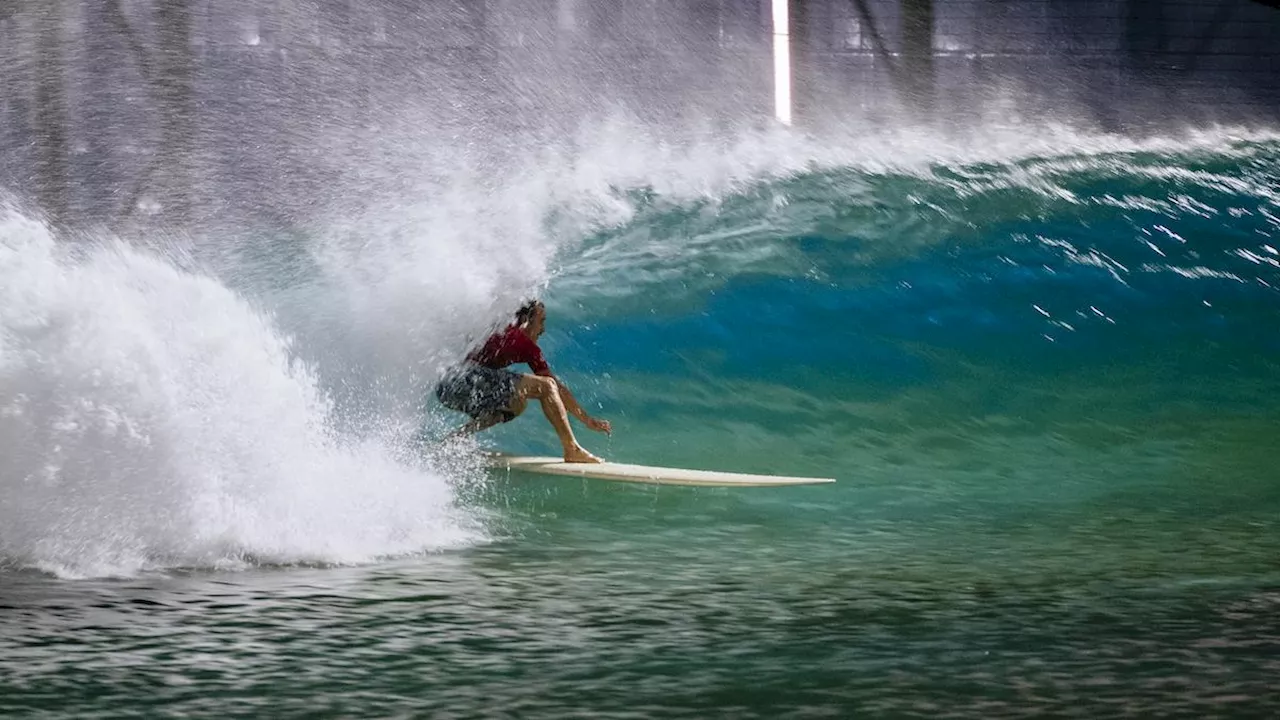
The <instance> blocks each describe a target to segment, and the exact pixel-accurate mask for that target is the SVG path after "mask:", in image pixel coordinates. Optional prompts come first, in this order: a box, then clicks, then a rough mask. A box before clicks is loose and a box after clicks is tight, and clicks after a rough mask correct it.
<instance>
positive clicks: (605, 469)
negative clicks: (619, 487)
mask: <svg viewBox="0 0 1280 720" xmlns="http://www.w3.org/2000/svg"><path fill="white" fill-rule="evenodd" d="M489 458H490V462H491V464H492V465H493V466H494V467H499V468H506V469H508V470H519V471H522V472H530V473H537V474H542V475H565V476H569V477H583V478H593V479H596V480H614V481H617V482H633V483H646V484H649V485H693V486H699V487H778V486H783V485H823V484H826V483H833V482H835V479H834V478H814V477H787V476H784V475H753V474H750V473H731V472H717V471H715V470H687V469H684V468H665V467H650V466H648V465H627V464H625V463H615V462H606V463H567V462H565V461H564V460H563V459H561V458H557V457H534V456H526V455H507V454H505V453H492V454H490V455H489Z"/></svg>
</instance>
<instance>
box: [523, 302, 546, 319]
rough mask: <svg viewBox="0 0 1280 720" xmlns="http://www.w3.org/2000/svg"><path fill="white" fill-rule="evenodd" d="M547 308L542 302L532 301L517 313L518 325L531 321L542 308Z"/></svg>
mask: <svg viewBox="0 0 1280 720" xmlns="http://www.w3.org/2000/svg"><path fill="white" fill-rule="evenodd" d="M545 307H546V306H545V305H543V304H542V301H541V300H530V301H529V302H527V303H525V304H524V305H521V306H520V309H519V310H517V311H516V324H517V325H519V324H523V323H527V322H529V320H531V319H532V318H533V314H534V313H535V312H537V311H538V310H539V309H540V308H545Z"/></svg>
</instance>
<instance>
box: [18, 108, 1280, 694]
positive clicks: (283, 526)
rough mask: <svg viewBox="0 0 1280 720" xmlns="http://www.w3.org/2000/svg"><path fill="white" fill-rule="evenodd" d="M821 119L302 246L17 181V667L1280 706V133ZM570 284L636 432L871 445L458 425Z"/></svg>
mask: <svg viewBox="0 0 1280 720" xmlns="http://www.w3.org/2000/svg"><path fill="white" fill-rule="evenodd" d="M792 142H794V141H791V140H784V139H778V138H773V139H770V138H764V139H756V140H753V141H752V142H751V143H745V144H744V145H742V146H739V147H736V148H729V149H721V150H714V151H713V150H709V149H706V148H703V149H701V150H700V151H699V152H701V153H703V154H702V155H699V154H697V153H695V154H694V155H693V156H690V157H692V158H693V159H689V158H687V157H684V156H679V155H678V153H674V151H671V150H670V149H664V150H663V152H667V153H669V155H668V156H665V159H664V160H663V161H662V162H656V161H654V162H652V163H651V164H643V163H641V164H640V165H628V166H627V167H625V168H624V169H622V170H616V169H615V171H614V172H613V174H610V173H609V172H604V171H601V170H599V167H602V166H604V165H608V163H606V162H605V161H604V160H602V159H601V158H599V157H596V158H594V160H593V161H592V162H594V163H595V165H592V167H591V169H590V170H591V171H590V172H587V171H584V170H583V167H584V165H586V164H588V163H587V161H585V160H582V159H579V161H578V164H577V165H575V166H574V168H573V170H574V172H569V173H568V174H567V175H566V176H565V177H569V180H566V181H565V185H567V186H569V187H570V190H565V191H564V192H562V193H560V194H558V195H557V194H554V193H553V194H552V196H549V197H548V196H538V197H536V198H534V199H533V200H530V201H529V202H528V204H527V205H526V206H519V207H515V209H513V210H512V212H511V213H509V214H508V215H507V216H504V217H503V218H498V219H493V218H491V217H490V216H491V215H492V213H491V212H489V210H488V209H487V207H486V203H487V201H488V199H489V198H481V199H480V200H476V199H475V197H474V196H473V195H471V194H468V193H473V192H474V191H472V190H468V191H466V192H461V191H460V196H461V197H463V198H464V199H467V198H470V200H469V201H468V202H455V203H452V204H449V203H444V202H441V203H439V204H433V203H431V202H427V203H426V204H425V205H422V206H418V207H415V208H413V209H402V210H400V211H397V212H398V214H397V215H396V218H394V220H395V221H394V222H391V221H388V220H387V219H386V218H385V217H384V218H382V220H381V221H379V222H368V221H362V222H365V223H366V224H364V225H361V223H359V222H355V223H353V226H356V227H355V229H354V230H351V229H344V230H343V231H342V232H337V233H334V234H333V237H336V238H338V239H337V240H326V239H323V238H322V239H317V240H311V241H303V245H304V247H303V252H302V253H301V255H302V256H303V257H304V259H302V260H298V259H297V257H295V256H294V252H295V251H294V250H290V251H288V252H286V251H285V250H283V249H281V250H272V251H269V252H266V253H263V252H262V251H261V249H260V248H259V250H258V251H257V254H248V255H246V254H240V255H237V256H236V257H235V258H234V259H233V260H226V259H223V260H222V261H220V262H209V263H206V264H204V265H201V264H200V263H194V265H193V264H192V263H190V262H185V261H181V260H180V259H174V256H172V255H165V254H162V255H160V256H155V255H153V254H150V251H141V250H138V249H136V247H121V246H115V245H110V244H108V245H106V246H104V247H103V248H102V249H100V250H94V251H89V252H83V251H77V252H74V253H69V254H64V253H62V252H61V251H60V250H59V249H58V247H57V245H56V244H55V243H53V242H52V241H51V240H50V239H48V237H47V232H46V231H44V230H43V229H42V227H41V226H39V224H38V223H33V222H32V221H30V220H27V219H24V218H21V217H19V216H16V215H11V216H10V217H9V218H8V219H6V220H5V221H4V225H3V226H2V227H3V231H0V232H3V237H4V242H5V244H4V245H0V250H3V251H4V253H5V254H3V255H0V268H3V269H4V273H5V279H6V284H5V288H6V289H5V290H4V291H3V292H4V296H3V297H4V299H5V300H6V301H7V302H6V303H5V308H7V309H6V310H3V311H0V313H3V319H4V322H5V325H4V329H5V331H6V332H5V334H4V335H2V336H0V338H3V340H4V343H3V344H0V359H3V360H4V362H3V363H0V401H3V403H4V407H3V410H4V411H3V412H0V439H3V440H4V441H5V442H6V443H9V449H10V450H12V451H13V452H11V453H7V456H8V459H7V460H5V461H3V462H4V463H5V464H4V465H0V469H2V470H3V473H4V474H3V476H2V477H3V483H4V492H5V500H6V508H5V510H4V513H5V518H4V519H5V520H6V522H5V524H4V528H3V529H0V550H2V551H3V556H4V566H3V567H4V569H3V570H2V571H0V572H2V573H3V575H0V582H2V583H3V587H4V590H3V591H2V592H0V605H2V606H3V607H2V608H0V627H2V628H3V631H2V632H0V658H3V659H0V668H3V670H4V672H3V673H0V712H4V713H5V714H14V715H19V714H39V713H58V714H74V715H77V716H100V717H108V716H118V715H126V714H130V713H142V714H147V715H153V714H172V715H179V714H195V715H230V714H259V715H262V714H270V715H280V716H293V715H303V714H315V715H335V716H356V715H359V716H380V717H381V716H436V717H507V716H511V717H556V718H560V717H571V716H585V717H735V718H736V717H851V716H860V715H867V716H941V717H1015V716H1034V717H1046V716H1081V715H1085V716H1091V717H1093V716H1118V715H1138V716H1144V717H1147V716H1178V717H1203V716H1242V717H1245V716H1249V717H1256V716H1269V715H1272V714H1274V713H1275V712H1276V711H1277V708H1280V702H1278V701H1277V696H1276V694H1275V692H1274V690H1273V687H1272V686H1273V684H1274V678H1275V677H1276V674H1277V671H1280V660H1278V659H1277V658H1280V652H1278V651H1280V647H1278V645H1280V624H1278V623H1277V620H1276V617H1277V609H1280V565H1277V562H1276V558H1277V551H1280V532H1278V531H1280V520H1278V519H1277V518H1280V470H1277V463H1276V461H1275V456H1274V452H1275V450H1274V448H1275V437H1276V435H1277V431H1278V430H1280V421H1278V420H1277V418H1280V412H1278V410H1280V401H1278V400H1277V398H1280V392H1278V391H1280V334H1277V328H1278V327H1280V323H1278V321H1280V194H1278V193H1280V141H1277V140H1276V139H1275V138H1274V137H1273V136H1270V135H1267V134H1265V133H1262V134H1259V133H1243V132H1237V133H1233V132H1227V131H1218V132H1214V133H1206V134H1201V135H1196V136H1189V137H1187V138H1176V139H1175V138H1165V139H1156V140H1150V141H1142V142H1139V141H1133V140H1125V139H1118V138H1093V137H1083V138H1076V139H1075V140H1073V141H1071V142H1062V143H1056V142H1052V141H1046V142H1045V143H1042V144H1039V145H1035V146H1033V147H1022V149H1013V150H1008V149H992V150H990V151H984V152H973V153H964V152H961V153H954V152H951V151H950V150H945V151H944V150H943V149H940V148H941V146H940V145H939V144H934V145H927V147H926V148H925V149H924V150H923V151H916V152H914V154H913V153H905V152H902V148H900V147H897V146H890V145H887V144H882V143H880V141H875V140H869V141H866V142H865V143H863V144H862V145H857V146H852V147H850V146H842V147H838V148H823V147H822V146H820V145H819V146H812V145H805V144H803V143H797V144H787V143H792ZM771 143H774V144H771ZM784 146H785V147H784ZM654 152H655V153H656V152H657V151H654ZM706 154H709V155H710V160H708V158H707V157H706V156H705V155H706ZM900 155H911V157H899V156H900ZM627 157H628V158H631V156H629V155H628V156H627ZM588 159H591V158H588ZM608 159H610V160H611V161H612V158H608ZM712 161H714V162H712ZM628 162H631V160H628ZM619 164H622V165H627V163H625V162H622V163H619ZM712 165H714V166H716V167H717V168H721V169H715V170H709V169H708V167H709V166H712ZM610 167H612V166H610ZM725 167H727V168H729V171H728V172H722V169H723V168H725ZM637 168H639V169H637ZM560 169H561V170H564V168H560ZM548 172H550V171H548ZM575 173H576V174H575ZM557 177H559V176H557ZM527 188H528V186H527V185H520V186H519V188H518V189H520V190H521V191H522V192H523V191H525V190H527ZM575 193H576V194H575ZM520 197H522V198H526V199H527V198H528V195H527V194H521V195H520ZM472 206H475V207H474V208H473V207H472ZM459 207H462V208H463V210H459V209H458V208H459ZM441 208H445V209H441ZM513 218H514V219H513ZM486 223H490V224H486ZM492 223H498V225H493V224H492ZM502 223H507V224H506V225H503V224H502ZM521 223H523V224H522V225H521ZM516 225H518V226H519V227H523V228H525V230H526V234H525V235H524V236H517V234H516V233H515V232H514V231H512V232H507V233H499V232H496V231H493V230H494V229H495V228H505V229H507V230H511V228H512V227H515V226H516ZM424 226H429V227H431V228H432V230H431V231H430V232H428V231H426V230H423V229H422V227H424ZM473 227H481V228H482V229H484V230H485V232H484V233H480V234H468V230H467V229H468V228H473ZM406 228H409V230H406ZM414 228H417V229H416V230H415V229H414ZM353 237H358V238H360V241H359V242H358V243H355V244H354V245H353V244H352V240H351V238H353ZM499 237H501V239H495V238H499ZM308 243H311V244H308ZM273 247H276V246H273ZM279 247H281V248H283V247H284V245H280V246H279ZM353 247H355V248H356V250H352V249H351V248H353ZM286 255H287V256H289V257H288V258H286V257H285V256H286ZM264 258H265V259H264ZM282 268H284V269H287V270H288V272H285V271H284V270H282ZM282 278H284V279H283V280H282ZM539 288H540V289H541V292H542V294H543V296H544V297H545V299H546V301H547V303H548V306H549V311H550V316H549V325H548V335H547V337H546V340H545V342H544V347H545V348H546V350H547V352H548V354H549V356H550V358H551V360H552V364H553V367H555V368H556V369H557V370H558V371H559V372H561V374H562V375H563V376H564V377H565V378H566V380H567V381H568V382H569V383H570V385H571V386H572V387H573V388H574V389H575V391H576V392H577V394H578V395H579V397H580V399H582V400H583V402H584V404H587V405H588V406H590V407H591V408H592V409H593V410H592V411H593V412H595V413H598V414H600V415H601V416H603V417H606V418H608V419H610V420H612V421H613V423H614V426H615V429H616V431H615V434H614V436H613V437H612V438H604V437H602V436H596V435H590V434H588V433H586V431H583V432H584V435H583V436H582V439H583V441H584V443H585V444H586V445H587V446H588V447H589V448H590V449H592V450H593V451H596V452H599V453H602V454H605V455H607V456H609V457H610V458H614V459H618V460H622V461H630V462H642V463H649V464H662V465H672V466H681V467H705V468H716V469H725V470H743V471H754V472H783V473H788V474H816V475H824V476H834V477H836V478H837V479H838V483H837V484H836V485H834V486H819V487H807V488H785V489H768V490H753V491H746V490H727V489H691V488H670V487H661V488H655V487H643V486H630V485H622V484H610V483H596V482H584V481H579V480H568V479H554V478H535V477H530V476H521V475H518V474H512V475H506V474H504V473H498V474H487V473H485V472H484V471H482V470H481V469H479V467H478V464H477V460H476V457H475V455H474V453H473V452H471V450H470V448H469V447H468V446H461V447H451V448H434V447H433V448H429V449H428V452H427V454H426V459H423V458H422V457H420V456H419V455H418V454H417V453H416V452H415V451H414V450H412V449H411V443H409V442H408V441H407V438H409V437H412V436H413V435H414V434H415V433H416V432H417V431H418V427H419V426H420V425H422V424H423V423H424V422H425V424H426V426H427V429H428V435H431V434H432V433H435V432H438V431H440V430H442V429H443V428H445V427H447V426H448V425H450V424H451V423H456V422H458V420H459V419H458V418H456V417H454V416H450V415H448V414H446V413H444V412H443V411H441V410H439V409H438V408H435V407H434V406H433V405H431V404H430V403H428V404H427V405H426V407H425V409H424V408H423V406H422V405H421V402H420V399H421V398H423V397H426V396H427V395H428V389H429V387H430V384H431V382H432V380H433V378H434V377H436V373H437V372H438V368H439V367H441V366H443V365H444V364H445V363H447V361H448V360H449V359H450V358H453V357H456V356H457V354H458V353H459V352H461V350H463V349H465V347H466V344H467V338H468V337H474V336H475V335H476V334H478V333H479V332H481V331H482V330H483V328H484V326H485V325H487V324H488V323H490V322H495V321H498V320H499V319H500V318H501V317H502V315H503V313H504V312H505V311H506V310H507V309H509V308H510V307H512V306H513V305H514V303H515V301H516V300H517V299H518V296H520V295H522V294H525V293H527V292H529V291H532V290H534V289H539ZM495 298H497V299H495ZM424 307H426V308H432V309H434V310H436V312H423V308H424ZM193 317H194V318H197V319H201V320H203V322H200V323H195V325H196V327H195V328H194V329H193V328H192V323H189V322H186V320H188V319H190V318H193ZM424 414H425V418H426V420H425V421H424V420H423V417H424ZM227 415H231V416H234V418H235V419H234V420H227V419H225V417H224V416H227ZM478 442H479V445H480V446H482V447H500V448H503V449H507V450H513V451H528V452H547V451H550V450H552V449H553V447H554V444H553V437H552V435H551V433H550V431H549V429H548V428H546V427H545V423H544V422H543V421H542V420H541V418H540V417H537V414H536V413H530V415H529V416H528V417H525V418H522V419H520V420H519V421H518V422H516V423H512V424H511V425H509V426H505V427H502V428H499V429H497V430H495V431H492V432H490V433H487V434H485V435H483V436H481V438H479V441H478Z"/></svg>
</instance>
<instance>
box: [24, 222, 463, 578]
mask: <svg viewBox="0 0 1280 720" xmlns="http://www.w3.org/2000/svg"><path fill="white" fill-rule="evenodd" d="M329 411H330V407H329V403H328V402H327V401H326V399H325V397H324V396H323V395H322V394H321V393H320V392H319V391H318V390H317V385H316V381H315V378H314V377H313V375H312V373H311V372H310V371H309V370H308V368H307V367H305V366H303V365H302V364H300V363H299V362H297V361H296V360H294V359H292V358H291V356H290V352H289V347H288V343H287V342H286V340H285V339H283V338H282V337H280V335H279V334H278V333H277V332H276V331H275V329H274V328H273V326H272V324H271V322H270V320H269V318H268V317H266V316H264V315H263V314H261V313H259V312H255V311H254V309H253V308H251V307H250V306H249V305H248V304H247V303H246V302H245V301H244V300H242V299H241V298H239V297H237V296H236V295H235V294H234V293H233V292H231V291H230V290H228V289H227V288H226V287H225V286H223V285H222V284H220V283H219V282H217V281H215V280H214V279H211V278H209V277H204V276H200V275H196V274H192V273H189V272H184V271H181V270H179V269H177V268H176V267H175V266H174V265H173V264H172V263H170V262H168V261H166V259H165V258H163V257H161V256H159V255H156V254H152V253H142V252H139V251H136V250H133V249H130V248H129V247H128V246H126V245H125V244H124V243H122V242H120V241H117V240H114V239H104V240H103V241H102V242H101V243H98V244H94V245H80V244H72V243H58V242H55V241H54V239H53V238H52V237H51V236H50V233H49V231H48V230H47V228H46V227H45V226H43V225H42V224H40V223H38V222H36V221H33V220H30V219H27V218H24V217H22V216H21V215H18V214H16V213H14V212H12V211H8V210H2V209H0V498H3V501H2V502H0V557H2V558H3V561H4V562H6V563H10V564H19V565H26V566H37V567H42V568H46V569H49V570H53V571H55V572H59V573H63V574H70V575H100V574H109V573H131V572H136V571H138V570H142V569H146V568H153V567H170V566H218V565H226V564H236V563H240V562H245V561H249V562H272V563H294V562H321V563H328V562H333V563H344V562H360V561H365V560H369V559H372V558H377V557H381V556H387V555H399V554H404V553H414V552H421V551H428V550H434V549H439V548H444V547H449V546H455V545H457V544H459V543H466V542H471V541H474V540H476V539H477V538H479V537H480V535H479V530H478V529H477V527H476V525H475V523H474V522H473V521H472V520H471V519H470V518H469V517H468V515H467V514H466V513H464V512H463V511H461V510H459V509H457V508H456V507H455V506H454V503H453V493H452V491H451V489H450V487H449V485H448V484H447V482H446V480H445V479H444V478H443V477H441V476H439V475H436V474H432V473H429V472H427V471H425V470H423V469H420V468H414V467H411V466H409V465H407V464H404V463H401V462H398V461H397V460H396V459H395V458H394V456H393V453H392V452H391V451H390V450H389V449H388V448H387V447H386V446H385V445H382V444H379V443H377V442H376V441H373V440H366V441H363V442H358V443H357V442H355V441H344V440H343V439H342V438H340V437H338V436H336V435H335V434H334V433H333V432H332V430H331V428H330V424H329V420H330V417H329Z"/></svg>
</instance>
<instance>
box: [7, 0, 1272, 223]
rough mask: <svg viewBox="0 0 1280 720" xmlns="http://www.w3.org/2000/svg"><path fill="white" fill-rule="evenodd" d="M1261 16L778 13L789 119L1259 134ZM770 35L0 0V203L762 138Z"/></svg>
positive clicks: (161, 0) (363, 182)
mask: <svg viewBox="0 0 1280 720" xmlns="http://www.w3.org/2000/svg"><path fill="white" fill-rule="evenodd" d="M1273 4H1274V3H1270V2H1258V1H1256V0H793V1H792V24H793V54H794V57H795V67H796V70H795V86H796V89H795V107H796V113H795V114H796V117H797V123H798V124H802V125H812V126H815V127H816V126H820V125H822V124H823V123H833V122H834V123H851V122H866V123H904V122H946V123H954V122H956V121H957V119H968V120H971V121H973V122H976V123H982V122H990V121H1002V120H1006V119H1014V118H1022V119H1025V118H1027V117H1035V116H1043V117H1050V118H1057V119H1061V118H1072V119H1077V120H1081V121H1084V122H1088V123H1092V124H1094V125H1099V126H1101V127H1103V128H1104V129H1110V130H1118V131H1125V132H1132V131H1141V130H1143V129H1145V128H1151V127H1161V126H1164V125H1167V124H1170V123H1183V122H1187V121H1191V122H1206V121H1221V122H1263V123H1273V122H1274V119H1275V118H1276V115H1277V110H1278V109H1280V9H1277V8H1275V7H1272V6H1271V5H1273ZM769 18H770V7H769V0H625V1H623V0H617V1H615V2H602V1H600V0H430V1H427V0H424V1H422V2H409V0H246V1H244V2H236V3H229V2H215V0H0V192H7V193H10V194H13V195H16V196H17V197H18V198H20V199H21V200H24V201H27V202H30V203H31V204H32V205H34V206H36V207H39V208H40V209H41V210H42V211H43V212H44V213H46V214H47V215H48V216H50V217H51V218H52V219H54V220H56V221H59V222H63V223H66V224H75V225H80V224H86V223H93V224H107V225H113V226H115V225H121V224H127V223H133V222H144V221H150V220H149V219H151V218H162V219H163V220H165V221H167V222H174V223H179V224H181V223H186V222H194V221H196V220H199V219H200V218H207V217H210V216H224V217H225V216H228V215H230V214H233V213H242V212H248V213H257V214H259V215H264V216H271V215H276V216H278V218H277V219H279V220H280V221H281V222H289V221H290V217H291V216H297V215H301V214H305V213H307V212H310V211H312V210H313V209H314V208H315V206H316V205H317V204H322V203H328V202H332V201H334V199H335V198H337V197H340V196H341V195H342V194H343V193H346V194H350V192H351V189H352V188H356V187H359V188H362V189H365V190H368V189H370V188H371V187H373V186H376V185H377V184H379V183H381V184H391V185H394V184H395V183H397V182H405V181H407V179H406V177H405V173H404V172H400V171H402V170H403V169H404V168H405V167H407V162H408V161H407V160H406V156H409V157H410V159H412V160H414V161H419V162H429V161H431V160H432V157H431V154H432V153H434V154H435V155H434V158H435V160H436V161H440V162H443V160H441V159H440V158H441V157H442V153H444V152H445V151H444V150H443V149H439V148H437V149H434V150H431V151H430V152H427V151H425V150H421V148H417V147H416V146H415V148H416V149H415V152H419V153H425V154H424V155H423V156H422V157H419V156H417V155H414V154H413V153H407V152H406V147H407V143H405V142H396V141H395V139H396V138H399V137H409V136H413V135H416V136H417V137H419V138H421V137H431V138H435V139H437V140H438V141H439V143H438V144H439V146H440V148H451V149H452V150H451V151H458V152H465V153H467V154H468V158H467V159H468V160H473V161H474V160H476V158H480V161H484V160H485V158H488V159H489V160H490V161H493V162H500V161H501V160H502V158H503V157H507V156H510V155H511V154H513V153H519V152H520V151H521V150H522V149H527V148H528V147H530V146H540V145H541V144H544V143H553V142H565V141H566V140H565V139H566V138H570V139H571V138H572V137H573V136H574V133H575V132H576V130H577V128H579V127H580V126H581V125H582V124H583V122H584V118H597V119H598V118H601V117H608V116H618V115H621V116H625V117H626V118H629V119H630V120H631V121H633V122H635V123H637V124H638V125H641V126H645V127H650V128H662V129H666V130H670V131H672V132H674V131H675V130H674V129H675V128H683V127H688V126H691V125H701V126H710V127H713V128H716V127H719V128H727V127H736V126H740V125H742V124H744V123H745V124H760V123H765V122H767V120H768V118H769V116H770V115H771V113H772V99H771V96H772V64H771V60H770V19H769ZM419 145H420V144H419ZM460 148H461V150H459V149H460ZM397 168H399V170H397ZM384 170H385V172H384Z"/></svg>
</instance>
